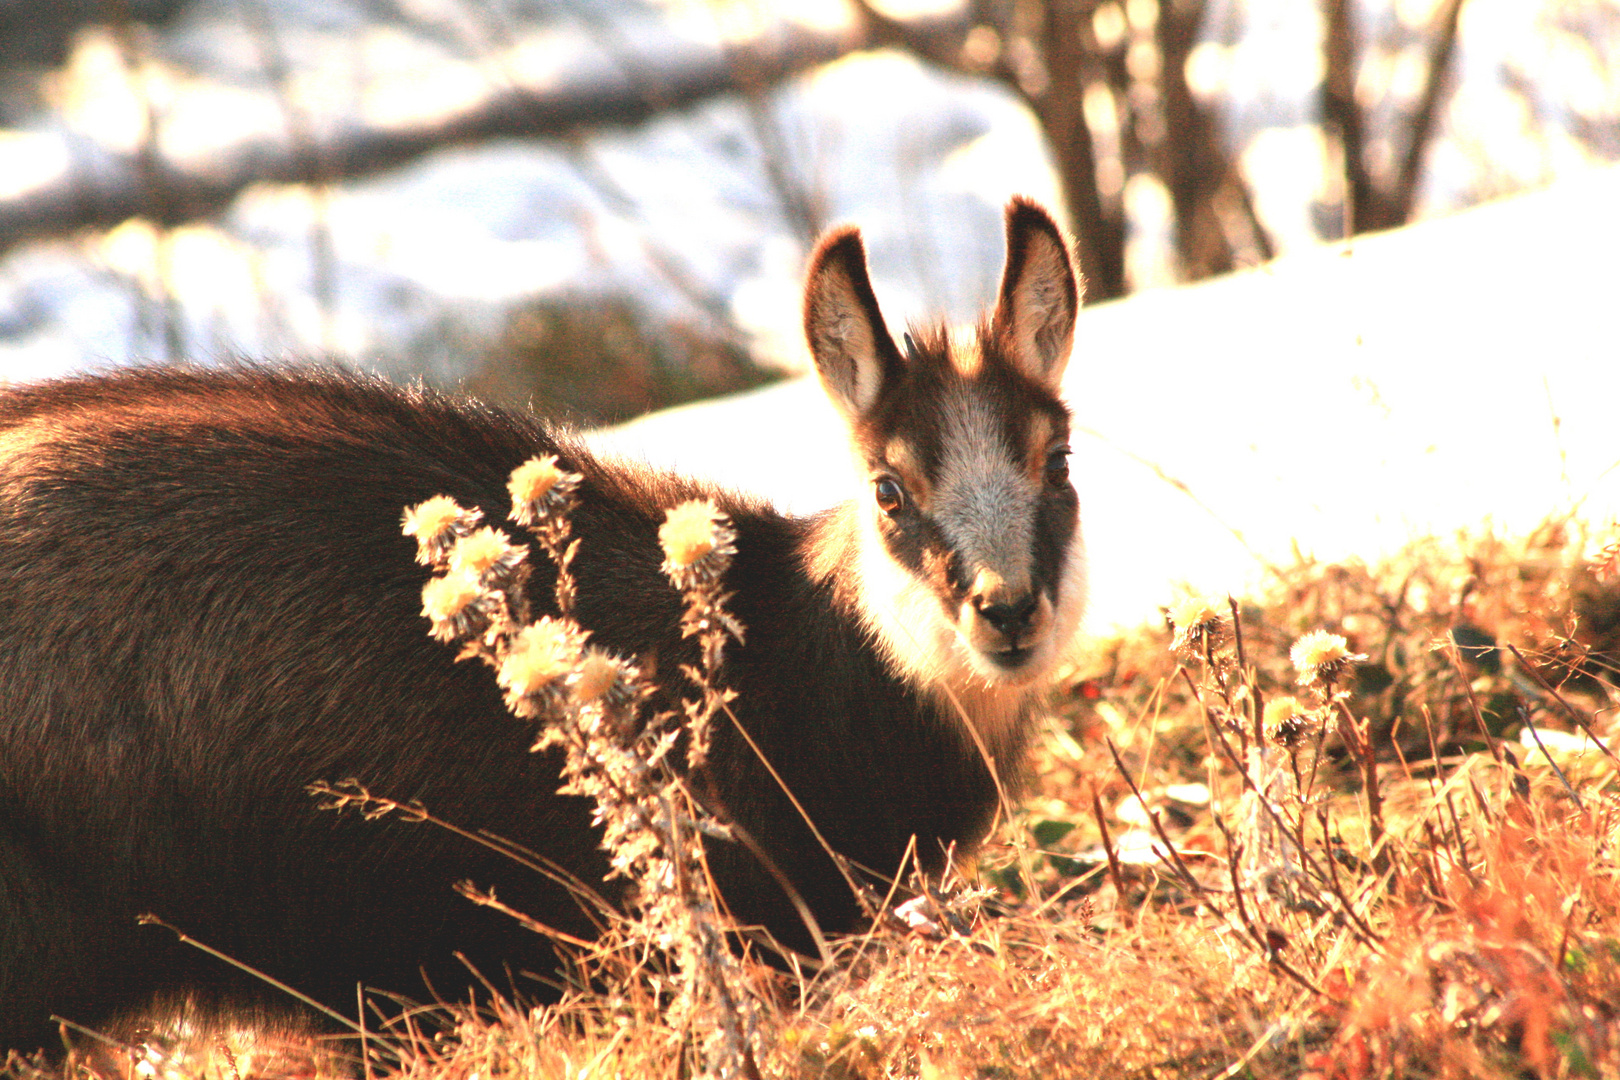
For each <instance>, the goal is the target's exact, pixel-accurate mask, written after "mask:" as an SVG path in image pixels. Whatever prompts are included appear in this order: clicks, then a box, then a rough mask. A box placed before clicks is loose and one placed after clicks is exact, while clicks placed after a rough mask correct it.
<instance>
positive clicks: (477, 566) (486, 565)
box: [448, 525, 528, 587]
mask: <svg viewBox="0 0 1620 1080" xmlns="http://www.w3.org/2000/svg"><path fill="white" fill-rule="evenodd" d="M527 556H528V552H527V551H526V550H524V549H523V548H521V547H518V546H517V545H516V544H513V543H512V542H511V541H510V540H508V539H507V538H506V534H505V533H503V532H501V531H500V530H499V529H495V528H492V527H490V526H488V525H486V526H484V527H483V528H482V529H477V530H475V531H474V532H471V533H469V534H468V535H466V536H463V537H462V538H461V539H460V540H457V541H456V542H455V545H454V546H452V547H451V548H450V554H449V557H448V562H449V566H450V572H451V573H460V574H466V575H468V576H470V577H473V578H476V579H477V580H479V581H481V582H483V583H484V584H486V585H491V586H496V587H501V586H505V585H506V584H507V583H508V582H510V581H511V579H512V574H513V572H514V571H516V570H517V568H518V567H519V566H520V565H522V563H523V560H524V559H525V558H526V557H527Z"/></svg>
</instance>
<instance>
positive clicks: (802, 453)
mask: <svg viewBox="0 0 1620 1080" xmlns="http://www.w3.org/2000/svg"><path fill="white" fill-rule="evenodd" d="M1617 201H1620V169H1606V170H1601V171H1598V172H1594V173H1592V174H1589V175H1588V176H1586V177H1584V178H1581V179H1577V180H1571V181H1566V182H1563V183H1561V184H1560V185H1558V186H1556V187H1554V188H1552V189H1550V190H1547V191H1544V192H1539V193H1536V194H1532V195H1526V196H1520V197H1518V198H1514V199H1510V200H1507V201H1504V202H1500V203H1496V204H1491V205H1487V206H1482V207H1478V208H1475V209H1472V210H1468V211H1464V212H1461V213H1458V214H1455V215H1453V216H1451V217H1448V218H1443V219H1439V220H1435V221H1430V222H1427V223H1424V224H1419V225H1415V226H1411V227H1409V228H1406V229H1403V230H1398V231H1395V232H1391V233H1386V234H1382V235H1377V236H1371V237H1364V238H1361V239H1359V240H1357V241H1355V242H1354V243H1353V244H1350V245H1344V246H1338V247H1332V248H1323V249H1320V250H1317V251H1312V252H1308V253H1305V254H1300V255H1297V256H1292V257H1288V258H1285V259H1282V260H1279V261H1277V262H1275V263H1272V264H1270V265H1268V266H1265V267H1262V268H1260V269H1258V270H1254V271H1251V272H1247V273H1243V274H1238V275H1234V276H1231V277H1228V278H1225V279H1220V280H1216V281H1211V282H1206V283H1202V284H1198V285H1192V286H1186V287H1182V288H1175V289H1165V290H1161V291H1155V292H1148V293H1142V294H1138V295H1136V296H1133V297H1131V298H1128V299H1126V300H1123V301H1120V302H1117V303H1112V304H1107V305H1102V306H1099V307H1096V308H1088V309H1086V310H1085V311H1084V312H1083V313H1082V315H1081V320H1080V326H1079V332H1078V337H1077V345H1076V354H1075V361H1074V363H1073V364H1072V365H1071V367H1070V369H1069V376H1068V380H1067V392H1068V397H1069V400H1070V402H1071V404H1072V405H1073V407H1074V411H1075V414H1076V416H1077V419H1078V422H1079V424H1080V425H1081V434H1079V435H1078V436H1077V438H1076V439H1075V444H1074V448H1075V457H1076V467H1075V475H1076V476H1077V478H1078V484H1079V486H1080V488H1081V496H1082V499H1083V509H1082V513H1083V515H1084V521H1085V529H1086V533H1087V538H1088V543H1089V546H1090V550H1091V554H1092V566H1093V602H1092V612H1091V616H1090V620H1089V625H1090V626H1091V628H1092V629H1094V630H1104V629H1106V628H1107V627H1108V626H1110V625H1113V624H1116V623H1122V622H1134V621H1138V620H1141V619H1145V618H1151V617H1152V616H1153V614H1154V612H1155V611H1156V609H1157V607H1158V605H1160V604H1163V603H1167V602H1169V600H1170V599H1172V597H1173V595H1174V592H1175V590H1176V589H1177V588H1178V587H1180V586H1181V585H1182V584H1183V583H1189V584H1191V585H1192V586H1193V587H1195V588H1197V589H1199V590H1227V589H1233V590H1236V589H1240V588H1242V587H1244V585H1245V584H1247V583H1249V582H1252V581H1254V580H1256V579H1258V578H1259V577H1260V576H1262V574H1263V568H1264V565H1265V562H1266V561H1267V560H1273V561H1280V560H1286V559H1288V558H1290V557H1291V556H1290V551H1291V547H1292V545H1293V544H1295V543H1297V544H1298V545H1299V547H1300V548H1301V549H1302V550H1304V551H1306V552H1310V553H1314V554H1316V555H1318V556H1320V557H1322V558H1327V559H1336V558H1343V557H1347V556H1350V555H1361V556H1363V557H1371V556H1374V555H1376V554H1377V553H1379V552H1383V551H1388V550H1390V549H1392V548H1395V547H1397V546H1399V545H1400V544H1401V543H1402V542H1403V541H1405V540H1407V539H1408V538H1411V537H1413V536H1416V535H1422V534H1427V533H1436V532H1438V533H1445V532H1449V531H1451V530H1454V529H1457V528H1462V527H1474V526H1479V525H1481V524H1483V523H1485V522H1488V521H1490V522H1496V523H1500V524H1501V525H1503V526H1505V527H1508V528H1519V529H1522V528H1527V527H1529V526H1531V525H1533V524H1534V523H1536V522H1537V521H1539V520H1541V519H1542V518H1543V517H1545V516H1546V515H1548V514H1549V513H1553V512H1556V511H1561V510H1565V509H1568V508H1570V507H1574V506H1579V507H1580V509H1581V511H1582V516H1584V517H1586V518H1588V519H1590V520H1597V521H1606V520H1608V519H1609V518H1610V517H1612V516H1615V515H1617V514H1620V421H1617V403H1620V324H1617V314H1616V313H1617V311H1620V306H1617V297H1620V254H1617V253H1620V214H1616V213H1615V211H1614V206H1615V204H1616V202H1617ZM879 289H880V299H884V297H883V296H882V294H881V285H880V286H879ZM887 310H888V314H889V317H890V321H891V324H892V325H894V326H898V325H899V324H900V323H901V322H903V320H904V319H905V318H906V317H907V316H908V315H915V314H917V313H916V312H909V311H905V310H903V309H901V308H900V307H899V305H896V304H894V303H893V302H892V301H891V303H890V306H889V308H888V309H887ZM601 438H602V441H603V442H604V444H607V445H611V446H612V447H614V448H616V449H619V450H621V451H624V452H626V453H631V454H635V455H638V456H642V457H645V458H648V459H650V460H653V461H656V462H659V463H663V464H670V465H675V466H678V467H681V468H686V469H691V470H694V471H697V472H701V473H703V474H706V475H710V476H714V477H716V478H719V479H721V480H723V481H724V482H726V483H730V484H734V485H736V486H739V487H745V488H750V489H754V490H759V491H763V492H767V493H769V494H771V495H772V496H774V497H775V498H776V499H778V500H779V501H780V502H782V503H783V504H785V505H788V506H791V507H793V508H795V509H799V510H808V509H814V508H816V507H819V506H825V505H829V504H831V503H832V502H834V501H836V500H837V499H838V498H840V497H841V496H842V494H843V492H845V491H847V490H849V489H848V487H847V485H849V484H850V483H851V480H850V470H849V468H848V465H847V463H846V461H845V460H844V456H843V452H842V450H841V442H840V441H839V438H840V437H839V433H838V421H837V419H836V417H835V416H834V414H833V413H832V412H831V409H830V408H829V407H828V406H826V405H825V403H824V402H823V401H822V400H821V395H820V391H819V389H818V388H817V387H816V386H815V385H814V383H813V381H811V380H808V379H801V380H798V381H795V382H792V383H788V384H784V385H779V386H775V387H770V388H767V389H765V390H761V391H757V392H754V393H749V394H743V395H737V396H734V397H731V398H727V399H723V400H719V401H715V402H709V403H702V404H698V405H693V406H687V407H685V408H681V409H675V410H670V411H668V412H664V413H659V414H655V415H652V416H649V417H645V418H643V419H641V420H638V421H636V422H634V423H632V424H629V425H627V426H625V427H623V428H621V429H618V430H616V431H613V432H608V433H604V434H603V435H602V436H601ZM1172 481H1173V482H1172Z"/></svg>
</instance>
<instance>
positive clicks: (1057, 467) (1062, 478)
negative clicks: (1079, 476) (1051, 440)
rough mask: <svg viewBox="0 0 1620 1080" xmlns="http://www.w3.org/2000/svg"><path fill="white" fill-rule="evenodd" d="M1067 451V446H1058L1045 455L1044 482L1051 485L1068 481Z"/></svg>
mask: <svg viewBox="0 0 1620 1080" xmlns="http://www.w3.org/2000/svg"><path fill="white" fill-rule="evenodd" d="M1069 453H1070V450H1069V448H1068V447H1067V446H1060V447H1058V448H1057V449H1056V450H1053V451H1052V452H1051V453H1049V454H1047V455H1046V482H1047V483H1048V484H1051V485H1052V486H1053V487H1062V486H1063V485H1064V484H1067V483H1068V482H1069Z"/></svg>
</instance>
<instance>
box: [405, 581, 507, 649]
mask: <svg viewBox="0 0 1620 1080" xmlns="http://www.w3.org/2000/svg"><path fill="white" fill-rule="evenodd" d="M491 613H492V608H491V606H490V604H489V598H488V597H487V596H486V595H485V593H484V590H483V589H482V588H480V587H479V585H478V580H477V579H476V578H474V577H472V576H471V575H468V574H465V573H452V574H446V575H444V576H443V577H436V578H433V579H432V580H430V581H429V582H428V583H427V584H426V585H424V586H422V614H423V615H425V616H427V618H428V621H429V622H430V623H432V626H431V627H430V628H429V630H428V633H430V634H432V635H433V637H434V638H436V639H438V640H439V641H455V640H457V639H459V638H468V637H475V636H476V635H478V634H481V633H483V632H484V630H485V629H486V628H488V626H489V624H490V620H491V618H492V614H491Z"/></svg>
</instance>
